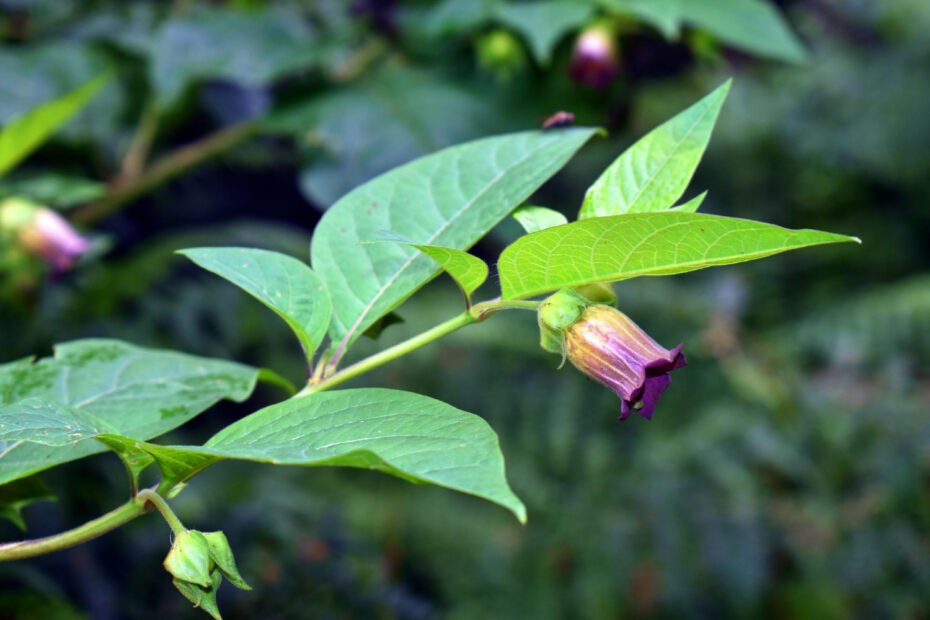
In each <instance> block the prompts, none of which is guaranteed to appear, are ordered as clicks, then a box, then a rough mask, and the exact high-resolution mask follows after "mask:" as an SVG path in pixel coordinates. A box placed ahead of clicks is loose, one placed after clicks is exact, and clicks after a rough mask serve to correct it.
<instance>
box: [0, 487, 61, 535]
mask: <svg viewBox="0 0 930 620" xmlns="http://www.w3.org/2000/svg"><path fill="white" fill-rule="evenodd" d="M43 501H45V502H48V501H55V494H54V493H52V492H51V491H50V490H49V488H48V487H47V486H45V483H43V482H42V481H41V480H40V479H39V477H38V476H30V477H28V478H21V479H20V480H16V481H14V482H10V483H8V484H3V485H0V518H5V519H9V520H10V521H12V522H13V524H14V525H15V526H16V527H18V528H19V529H21V530H23V531H26V521H25V520H24V519H23V513H22V511H23V508H25V507H26V506H28V505H30V504H34V503H36V502H43Z"/></svg>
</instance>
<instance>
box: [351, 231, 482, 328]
mask: <svg viewBox="0 0 930 620" xmlns="http://www.w3.org/2000/svg"><path fill="white" fill-rule="evenodd" d="M376 237H377V238H378V239H379V240H383V241H393V242H396V243H405V244H407V245H410V246H413V247H415V248H416V249H418V250H420V251H421V252H423V253H424V254H426V255H427V256H429V257H430V258H432V259H433V260H434V261H436V262H437V263H439V266H440V267H442V268H443V269H444V270H445V272H446V273H448V274H449V276H450V277H451V278H452V279H453V280H455V283H456V284H458V286H459V289H461V291H462V294H463V295H464V296H465V303H466V305H467V306H469V307H470V306H471V294H472V293H474V292H475V290H476V289H477V288H478V287H479V286H481V285H482V284H484V282H485V280H487V279H488V264H487V263H485V262H484V261H483V260H481V259H480V258H478V257H477V256H474V255H472V254H469V253H468V252H465V251H463V250H456V249H454V248H444V247H441V246H438V245H423V244H419V243H415V242H413V241H410V240H409V239H405V238H404V237H402V236H400V235H398V234H395V233H393V232H391V231H389V230H385V231H381V232H380V233H379V234H377V235H376ZM388 316H390V315H388ZM379 320H380V319H379ZM376 325H377V324H376ZM370 330H371V328H369V330H367V331H366V332H365V333H366V334H367V333H369V331H370ZM379 333H380V332H379Z"/></svg>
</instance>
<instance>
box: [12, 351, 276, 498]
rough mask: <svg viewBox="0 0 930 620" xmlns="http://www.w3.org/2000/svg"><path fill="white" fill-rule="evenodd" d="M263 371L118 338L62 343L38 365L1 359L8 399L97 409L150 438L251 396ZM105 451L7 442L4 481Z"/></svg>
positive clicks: (112, 422) (112, 423)
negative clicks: (221, 403) (217, 405)
mask: <svg viewBox="0 0 930 620" xmlns="http://www.w3.org/2000/svg"><path fill="white" fill-rule="evenodd" d="M257 376H258V371H257V370H255V369H254V368H250V367H248V366H243V365H241V364H236V363H233V362H227V361H223V360H213V359H209V358H204V357H196V356H193V355H186V354H184V353H177V352H173V351H159V350H153V349H144V348H141V347H136V346H133V345H130V344H127V343H124V342H120V341H117V340H102V339H101V340H77V341H74V342H69V343H65V344H60V345H57V346H56V347H55V356H54V357H52V358H45V359H42V360H40V361H38V362H36V363H34V364H33V363H29V361H28V360H20V361H17V362H12V363H8V364H3V365H0V405H13V404H16V403H20V402H22V401H25V400H27V399H34V400H37V401H42V402H45V403H50V404H54V405H56V406H61V410H60V412H61V413H64V414H68V413H70V412H72V411H75V412H79V413H80V414H81V415H82V416H84V417H86V418H87V419H91V416H92V419H95V420H99V422H100V424H105V425H106V428H107V429H114V430H113V432H117V433H119V434H120V435H126V436H128V437H133V438H137V439H149V438H152V437H157V436H158V435H161V434H163V433H165V432H167V431H169V430H171V429H173V428H176V427H178V426H180V425H181V424H183V423H185V422H187V421H188V420H190V419H191V418H193V417H194V416H196V415H198V414H199V413H201V412H203V411H205V410H206V409H208V408H209V407H211V406H212V405H214V404H215V403H216V402H217V401H219V400H222V399H231V400H235V401H239V402H241V401H243V400H245V399H246V398H248V396H249V395H250V394H251V393H252V390H253V389H254V387H255V382H256V379H257ZM43 413H45V414H48V413H49V411H48V410H44V411H43ZM94 426H95V427H96V425H94ZM105 450H106V448H105V447H104V446H103V445H102V444H100V443H99V442H96V441H81V442H79V443H76V444H75V445H67V446H58V447H50V446H43V445H39V444H36V443H32V442H21V441H15V442H12V443H11V442H3V441H0V483H4V482H8V481H11V480H16V479H17V478H22V477H24V476H27V475H29V474H32V473H35V472H38V471H42V470H43V469H48V468H49V467H53V466H55V465H60V464H62V463H67V462H69V461H73V460H75V459H79V458H82V457H85V456H88V455H90V454H96V453H99V452H103V451H105Z"/></svg>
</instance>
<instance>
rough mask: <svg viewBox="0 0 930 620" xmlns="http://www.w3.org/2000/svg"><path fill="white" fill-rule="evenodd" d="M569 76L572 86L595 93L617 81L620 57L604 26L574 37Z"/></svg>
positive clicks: (596, 26)
mask: <svg viewBox="0 0 930 620" xmlns="http://www.w3.org/2000/svg"><path fill="white" fill-rule="evenodd" d="M569 72H570V74H571V76H572V79H573V80H575V81H576V82H578V83H580V84H584V85H586V86H590V87H591V88H598V89H600V88H606V87H607V86H609V85H610V83H611V82H612V81H613V80H614V78H616V77H617V75H618V74H619V73H620V54H619V52H618V50H617V42H616V39H615V37H614V33H613V31H612V30H611V28H610V27H609V26H608V25H606V24H605V23H603V22H600V23H597V24H595V25H593V26H590V27H588V28H587V29H585V30H583V31H582V32H581V34H580V35H578V39H577V40H576V41H575V49H574V52H573V54H572V62H571V66H570V67H569Z"/></svg>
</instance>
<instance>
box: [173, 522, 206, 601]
mask: <svg viewBox="0 0 930 620" xmlns="http://www.w3.org/2000/svg"><path fill="white" fill-rule="evenodd" d="M164 565H165V570H167V571H168V572H169V573H171V575H172V576H173V577H174V578H175V579H177V580H179V581H185V582H187V583H195V584H197V585H199V586H202V587H204V588H209V587H210V585H211V584H212V583H213V578H212V576H211V575H210V573H211V571H212V570H213V559H212V558H211V557H210V545H209V543H208V542H207V539H206V538H204V535H203V534H202V533H200V532H198V531H196V530H184V531H182V532H180V533H179V534H178V535H177V536H176V537H175V539H174V542H173V543H172V545H171V550H170V551H168V555H167V556H166V557H165V562H164Z"/></svg>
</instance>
